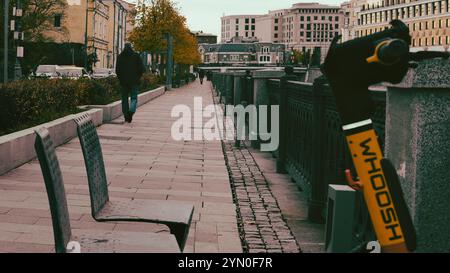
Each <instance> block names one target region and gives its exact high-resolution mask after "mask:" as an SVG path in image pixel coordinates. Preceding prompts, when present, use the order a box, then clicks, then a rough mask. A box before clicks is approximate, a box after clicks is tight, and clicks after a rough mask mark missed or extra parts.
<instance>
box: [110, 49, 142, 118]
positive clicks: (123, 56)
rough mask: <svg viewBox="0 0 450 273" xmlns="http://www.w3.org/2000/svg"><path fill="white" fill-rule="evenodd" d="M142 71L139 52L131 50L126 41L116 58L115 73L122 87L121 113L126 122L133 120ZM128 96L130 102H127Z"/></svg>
mask: <svg viewBox="0 0 450 273" xmlns="http://www.w3.org/2000/svg"><path fill="white" fill-rule="evenodd" d="M144 71H145V67H144V64H143V62H142V60H141V58H140V56H139V54H137V53H136V52H135V51H134V50H133V48H132V47H131V44H130V43H126V44H125V48H124V49H123V51H122V53H120V55H119V57H118V58H117V65H116V74H117V77H118V78H119V82H120V85H121V87H122V113H123V116H124V117H125V121H126V122H128V123H131V122H132V121H133V115H134V114H135V113H136V109H137V103H138V101H137V100H138V92H139V84H140V80H141V77H142V74H144ZM129 97H131V104H128V98H129Z"/></svg>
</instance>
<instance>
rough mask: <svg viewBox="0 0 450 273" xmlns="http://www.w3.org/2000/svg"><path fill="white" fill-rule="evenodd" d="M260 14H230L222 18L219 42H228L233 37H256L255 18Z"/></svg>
mask: <svg viewBox="0 0 450 273" xmlns="http://www.w3.org/2000/svg"><path fill="white" fill-rule="evenodd" d="M259 17H260V15H231V16H224V17H222V18H221V20H222V31H221V33H222V34H221V42H222V43H227V42H230V41H231V39H233V37H243V38H254V37H256V19H257V18H259Z"/></svg>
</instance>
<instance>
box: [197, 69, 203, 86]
mask: <svg viewBox="0 0 450 273" xmlns="http://www.w3.org/2000/svg"><path fill="white" fill-rule="evenodd" d="M198 76H199V78H200V83H201V84H203V79H204V78H205V70H203V69H200V71H199V72H198Z"/></svg>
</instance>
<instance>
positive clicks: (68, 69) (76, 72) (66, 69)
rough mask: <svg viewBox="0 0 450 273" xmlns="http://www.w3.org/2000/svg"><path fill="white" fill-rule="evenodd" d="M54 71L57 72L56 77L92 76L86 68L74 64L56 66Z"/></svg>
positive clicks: (76, 77) (89, 77) (75, 77)
mask: <svg viewBox="0 0 450 273" xmlns="http://www.w3.org/2000/svg"><path fill="white" fill-rule="evenodd" d="M56 73H57V74H58V78H64V79H80V78H88V79H91V78H92V77H91V75H90V74H89V73H88V72H87V71H86V69H84V68H83V67H76V66H58V67H57V68H56Z"/></svg>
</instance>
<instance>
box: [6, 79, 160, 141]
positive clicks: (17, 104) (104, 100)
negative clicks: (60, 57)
mask: <svg viewBox="0 0 450 273" xmlns="http://www.w3.org/2000/svg"><path fill="white" fill-rule="evenodd" d="M158 82H159V79H158V78H157V77H155V76H152V75H151V74H145V75H144V76H143V77H142V82H141V86H140V89H141V90H142V91H148V90H150V89H153V88H155V87H157V86H158ZM120 90H121V87H120V84H119V81H118V79H117V78H105V79H97V80H90V79H79V80H70V79H32V80H21V81H15V82H10V83H8V84H2V85H0V135H4V134H8V133H11V132H14V131H17V130H21V129H25V128H29V127H32V126H35V125H38V124H41V123H45V122H48V121H51V120H54V119H57V118H60V117H63V116H66V115H69V114H73V113H77V112H80V110H79V109H78V106H81V105H105V104H109V103H111V102H114V101H117V100H120V98H121V94H120Z"/></svg>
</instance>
